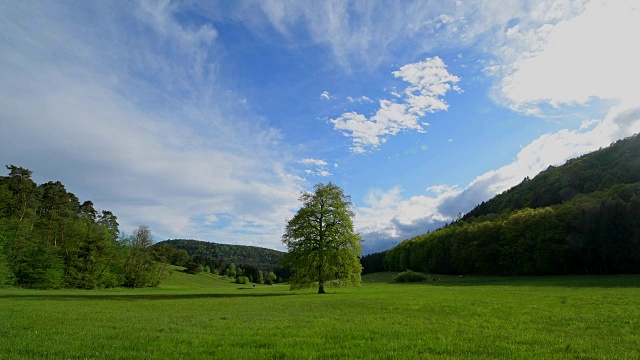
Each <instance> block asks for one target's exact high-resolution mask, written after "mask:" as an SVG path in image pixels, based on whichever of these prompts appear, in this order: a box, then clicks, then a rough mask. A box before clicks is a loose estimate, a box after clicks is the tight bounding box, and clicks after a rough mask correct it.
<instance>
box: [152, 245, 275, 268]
mask: <svg viewBox="0 0 640 360" xmlns="http://www.w3.org/2000/svg"><path fill="white" fill-rule="evenodd" d="M158 244H168V245H171V246H173V247H175V248H177V249H180V250H184V251H186V252H187V253H188V254H189V255H190V256H191V257H193V258H196V259H197V258H202V259H216V260H224V261H225V262H226V263H227V264H229V263H234V264H237V265H241V264H244V265H252V266H255V267H257V268H258V269H261V270H273V269H275V268H276V267H277V266H278V263H279V262H280V260H281V259H282V257H283V256H284V253H283V252H281V251H277V250H272V249H266V248H261V247H256V246H246V245H230V244H217V243H212V242H207V241H199V240H185V239H174V240H171V239H170V240H165V241H161V242H159V243H158Z"/></svg>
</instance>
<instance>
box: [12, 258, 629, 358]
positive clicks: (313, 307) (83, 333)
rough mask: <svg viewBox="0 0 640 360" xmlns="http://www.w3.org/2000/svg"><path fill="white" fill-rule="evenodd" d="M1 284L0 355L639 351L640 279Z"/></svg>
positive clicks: (563, 354)
mask: <svg viewBox="0 0 640 360" xmlns="http://www.w3.org/2000/svg"><path fill="white" fill-rule="evenodd" d="M392 275H393V274H392V273H378V274H370V275H365V276H364V277H363V279H364V281H365V283H364V285H363V286H362V287H361V288H341V289H329V292H330V293H329V294H326V295H317V294H315V293H314V291H312V290H309V291H294V292H291V291H289V290H288V287H287V286H285V285H274V286H268V285H257V286H256V287H255V288H254V287H252V286H248V285H236V284H231V283H230V282H229V281H228V280H223V279H221V278H219V277H216V276H214V275H208V274H200V275H187V274H184V273H181V272H177V271H174V272H173V273H172V275H171V276H170V277H169V278H167V279H166V280H165V281H164V282H163V284H162V286H160V287H159V288H155V289H136V290H130V289H113V290H99V291H98V290H97V291H80V290H57V291H36V290H23V289H0V359H360V358H362V359H430V358H434V359H450V358H461V359H496V358H504V359H639V358H640V350H639V349H640V276H637V275H633V276H589V277H587V276H583V277H580V276H566V277H565V276H563V277H540V278H530V277H525V278H489V277H466V278H459V277H447V276H439V277H440V280H439V281H428V282H426V283H420V284H395V283H391V280H392Z"/></svg>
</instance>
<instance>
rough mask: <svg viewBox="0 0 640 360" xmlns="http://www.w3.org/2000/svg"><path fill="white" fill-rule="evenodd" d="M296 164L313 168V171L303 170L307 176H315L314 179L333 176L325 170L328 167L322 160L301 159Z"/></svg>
mask: <svg viewBox="0 0 640 360" xmlns="http://www.w3.org/2000/svg"><path fill="white" fill-rule="evenodd" d="M298 163H300V164H303V165H308V166H314V168H313V169H305V170H304V172H305V174H307V175H310V176H316V177H329V176H333V174H332V173H331V172H329V171H328V170H327V167H328V166H329V164H328V163H327V162H326V161H324V160H320V159H302V160H299V161H298Z"/></svg>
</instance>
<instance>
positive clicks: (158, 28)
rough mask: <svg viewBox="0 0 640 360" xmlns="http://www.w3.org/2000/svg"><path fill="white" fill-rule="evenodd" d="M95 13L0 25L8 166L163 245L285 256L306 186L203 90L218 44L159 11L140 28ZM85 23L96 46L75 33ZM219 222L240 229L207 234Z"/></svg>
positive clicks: (54, 10) (229, 106) (27, 10)
mask: <svg viewBox="0 0 640 360" xmlns="http://www.w3.org/2000/svg"><path fill="white" fill-rule="evenodd" d="M96 6H97V7H98V8H99V11H98V10H96V11H95V12H96V13H95V14H93V15H91V12H89V14H86V15H87V16H86V17H85V16H77V17H76V18H74V21H70V20H69V19H68V18H66V17H63V15H64V14H63V13H65V12H66V11H75V8H73V9H72V8H69V9H62V10H61V9H60V8H59V7H58V6H57V5H56V6H51V7H48V6H47V5H46V4H40V5H34V6H32V3H25V2H21V3H19V5H16V6H15V7H12V8H8V9H6V11H5V10H2V11H0V14H1V15H0V19H1V22H2V23H3V26H4V29H5V31H4V32H3V38H2V40H0V54H2V56H0V78H2V79H3V83H2V85H0V124H1V125H2V128H3V129H10V131H1V132H0V160H1V161H2V163H3V164H9V163H11V164H16V165H19V166H23V167H26V168H29V169H30V170H32V171H34V176H35V177H36V180H37V181H38V182H43V181H49V180H60V181H62V182H63V183H64V184H65V185H66V186H67V188H68V190H69V191H72V192H74V193H76V194H77V195H78V196H79V197H80V198H81V199H82V200H84V199H90V200H92V201H93V202H94V203H95V204H96V207H97V208H101V209H108V210H111V211H113V212H114V213H115V214H116V216H118V220H119V222H120V224H121V229H122V230H124V231H130V230H131V229H133V228H135V227H136V226H138V225H140V224H147V225H149V226H150V227H151V229H152V230H153V232H154V234H155V235H157V236H159V237H165V238H167V237H178V236H180V237H191V238H199V239H203V240H214V241H220V242H229V243H244V244H250V243H251V244H259V245H261V246H267V247H273V248H282V245H281V244H280V240H279V239H280V236H281V234H282V228H283V226H284V220H285V219H286V218H287V217H290V215H291V211H292V209H295V208H296V207H297V205H298V203H297V196H298V193H299V191H300V190H301V182H300V179H299V178H297V177H295V176H292V175H290V174H288V169H287V163H286V160H285V159H286V158H288V156H287V155H286V154H282V153H280V152H279V150H278V148H277V147H276V145H277V144H278V142H279V141H280V135H279V132H278V131H277V130H275V129H272V128H269V127H266V126H263V125H260V124H259V123H258V122H256V121H255V119H253V118H251V117H244V116H241V115H240V114H238V113H236V112H234V109H235V107H236V104H237V103H238V101H237V100H238V99H237V98H233V96H229V95H225V94H226V93H225V92H218V91H219V90H218V89H217V87H216V83H215V82H210V81H208V80H210V79H211V76H210V75H211V74H208V73H207V71H208V70H207V69H209V68H210V67H209V66H204V64H203V61H204V60H207V59H206V58H204V57H206V56H207V54H208V51H209V49H206V48H207V47H208V46H211V45H212V41H213V40H214V39H215V31H214V30H213V29H212V28H211V27H208V26H206V25H203V26H201V27H186V26H184V25H182V24H179V23H178V22H177V20H176V18H175V16H173V15H172V13H171V12H172V11H177V10H176V9H174V8H173V7H172V6H173V5H171V4H168V3H166V2H160V3H156V4H154V5H153V6H151V5H150V3H143V4H142V8H141V12H140V13H139V14H138V16H148V17H150V19H149V20H148V21H143V20H142V19H140V18H136V19H132V18H126V16H127V14H128V13H129V12H128V10H129V9H128V6H124V8H120V7H118V6H113V7H106V8H104V9H103V8H100V5H96ZM149 6H151V7H149ZM156 6H157V7H156ZM17 13H22V14H29V16H26V17H25V16H18V15H17ZM76 15H77V14H76ZM92 16H93V17H92ZM103 18H108V19H110V20H114V19H116V20H122V22H116V23H109V26H105V25H106V24H104V23H102V22H101V19H103ZM133 20H136V21H140V23H133V26H130V27H127V26H128V24H129V25H131V24H130V23H129V21H133ZM83 22H86V23H90V24H91V29H92V31H91V32H79V31H76V28H82V27H83V26H84V25H86V24H85V23H83ZM144 24H150V28H149V29H151V30H153V32H152V33H151V34H150V33H149V32H148V31H147V30H148V29H144ZM141 29H143V30H141ZM114 34H115V35H116V36H113V35H114ZM124 34H126V36H124ZM27 39H29V41H26V40H27ZM138 42H139V44H140V46H137V47H134V46H132V44H134V43H135V44H138ZM97 44H99V46H98V45H97ZM174 46H176V47H177V48H178V50H179V51H177V52H176V51H174V50H175V49H174V48H173V47H174ZM165 47H171V49H166V48H165ZM73 50H75V51H73ZM80 50H81V51H80ZM169 50H171V51H169ZM61 54H64V56H61ZM147 59H153V60H151V61H152V62H150V63H148V62H147V61H146V60H147ZM210 60H211V59H208V60H207V61H210ZM177 63H180V65H181V66H174V65H176V64H177ZM185 74H186V76H185ZM176 79H180V81H176ZM205 80H206V81H205ZM186 88H190V89H189V90H188V91H186V90H184V89H186ZM167 94H168V95H167ZM214 94H216V95H219V96H213V95H214ZM173 95H176V96H173ZM178 95H179V98H178ZM176 101H180V106H179V107H178V106H173V105H175V104H176ZM226 101H229V103H226ZM242 144H252V146H250V147H249V146H243V145H242ZM43 154H46V156H45V155H43ZM221 213H225V214H231V215H230V216H231V219H230V220H229V222H230V223H231V224H232V225H234V226H235V227H229V228H228V229H214V230H212V229H210V227H209V226H205V225H207V223H209V225H211V224H213V223H214V221H215V219H216V215H211V214H221ZM240 214H242V215H240ZM203 219H204V221H203ZM203 222H204V224H203ZM243 224H245V225H243ZM243 226H247V229H244V230H246V231H251V232H252V233H253V234H254V235H252V236H251V237H247V236H245V235H243V234H242V232H243Z"/></svg>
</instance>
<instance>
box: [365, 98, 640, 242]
mask: <svg viewBox="0 0 640 360" xmlns="http://www.w3.org/2000/svg"><path fill="white" fill-rule="evenodd" d="M639 132H640V106H637V107H631V108H630V107H626V106H617V107H615V108H613V109H612V110H611V111H610V113H609V114H607V116H606V117H605V118H603V119H602V120H600V121H598V122H597V124H595V126H594V127H593V128H592V129H591V130H589V131H586V132H583V131H582V130H577V131H570V130H566V129H564V130H561V131H559V132H556V133H550V134H544V135H542V136H540V137H539V138H537V139H536V140H534V141H533V142H531V143H530V144H528V145H527V146H525V147H523V148H522V149H521V150H520V152H519V153H518V155H517V157H516V159H515V160H514V161H513V162H511V163H509V164H507V165H505V166H502V167H500V168H499V169H497V170H492V171H488V172H486V173H484V174H482V175H480V176H478V177H476V178H475V179H474V180H473V181H472V182H471V183H469V184H468V185H467V186H466V187H465V188H464V189H459V188H458V187H457V186H455V185H453V186H449V185H436V186H431V187H428V188H427V190H428V191H430V192H432V193H434V196H422V195H420V196H413V197H410V198H409V199H403V198H402V197H401V191H400V189H399V188H393V189H391V190H389V191H387V192H381V191H379V190H374V191H372V192H371V193H370V194H369V195H368V197H367V199H366V200H365V204H366V205H365V206H363V207H359V208H357V209H356V213H357V217H356V220H357V221H356V225H357V226H358V230H359V231H361V232H362V234H363V237H364V238H365V244H366V247H367V249H368V250H367V251H379V250H385V249H388V248H390V247H392V246H394V245H395V244H397V243H398V242H400V241H402V240H404V239H407V238H411V237H413V236H416V235H419V234H425V233H427V232H428V231H431V230H435V229H436V228H438V227H440V226H442V225H443V224H444V223H446V222H450V221H452V220H454V219H455V217H456V216H457V214H458V213H460V212H462V213H465V212H468V211H470V210H471V209H473V208H474V207H475V206H476V205H478V204H480V203H481V202H482V201H486V200H489V199H491V198H492V197H493V196H495V195H497V194H499V193H501V192H503V191H505V190H507V189H509V188H511V187H513V186H515V185H517V184H519V183H520V182H521V181H522V180H523V179H524V178H525V177H529V178H533V177H535V176H536V175H537V174H539V173H540V172H541V171H543V170H545V169H547V168H548V167H549V166H550V165H554V166H559V165H562V164H564V163H565V162H566V161H567V160H569V159H571V158H575V157H578V156H580V155H583V154H586V153H588V152H592V151H595V150H598V149H599V148H603V147H606V146H608V145H610V144H611V143H613V142H615V141H617V140H618V139H620V138H624V137H627V136H630V135H633V134H636V133H639ZM367 241H368V242H369V244H367Z"/></svg>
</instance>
